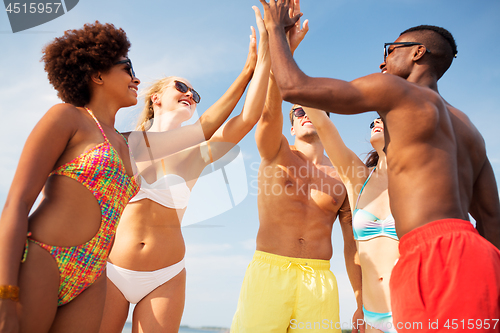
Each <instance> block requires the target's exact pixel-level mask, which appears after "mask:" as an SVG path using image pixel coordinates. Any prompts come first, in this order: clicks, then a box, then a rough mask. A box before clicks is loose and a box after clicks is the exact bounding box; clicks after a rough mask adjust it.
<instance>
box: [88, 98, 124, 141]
mask: <svg viewBox="0 0 500 333" xmlns="http://www.w3.org/2000/svg"><path fill="white" fill-rule="evenodd" d="M83 108H84V109H85V110H87V112H88V113H89V114H90V115H91V116H92V118H94V120H95V122H96V124H97V126H98V127H99V129H100V130H101V133H102V136H104V140H105V141H107V142H109V140H108V137H107V136H106V134H105V133H104V130H103V129H102V127H101V124H100V123H99V120H97V118H96V117H95V116H94V114H93V113H92V110H90V109H89V108H88V107H86V106H84V107H83ZM115 131H116V130H115Z"/></svg>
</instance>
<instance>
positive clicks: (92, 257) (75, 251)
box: [35, 108, 139, 304]
mask: <svg viewBox="0 0 500 333" xmlns="http://www.w3.org/2000/svg"><path fill="white" fill-rule="evenodd" d="M85 110H87V112H88V113H89V114H90V115H91V116H92V118H94V120H95V122H96V124H97V126H98V127H99V130H100V131H101V133H102V136H103V137H104V142H102V143H100V144H98V145H96V146H95V147H93V148H91V149H89V150H87V151H86V152H84V153H82V154H81V155H80V156H77V157H76V158H75V159H73V160H72V161H70V162H68V163H66V164H64V165H61V166H60V167H58V168H57V169H56V170H54V171H53V172H51V173H50V175H49V176H52V175H61V176H66V177H69V178H71V179H74V180H76V181H77V182H79V183H80V184H82V185H83V186H85V187H86V188H87V189H88V190H89V191H90V192H92V194H93V195H94V197H95V198H96V200H97V202H98V204H99V207H100V209H101V225H100V228H99V230H98V232H97V234H96V235H95V236H94V237H93V238H92V239H91V240H89V241H88V242H87V243H85V244H82V245H79V246H76V247H68V248H65V247H63V248H61V247H57V246H52V245H46V244H41V243H40V246H42V247H43V248H45V249H46V250H48V251H49V252H51V253H52V252H54V253H58V254H59V255H64V257H65V258H66V259H65V262H66V261H68V262H71V265H76V266H78V267H80V269H84V268H85V269H86V270H89V271H88V272H86V276H87V278H86V280H88V281H87V284H90V283H91V281H92V280H93V279H95V278H97V277H98V276H100V275H101V274H102V272H103V271H104V269H105V268H106V259H107V257H108V254H109V251H110V250H111V245H112V241H113V238H114V235H115V232H116V227H117V226H118V221H119V220H120V216H121V214H122V212H123V209H124V208H125V206H126V205H127V203H128V201H129V199H130V198H131V197H133V196H134V195H135V194H137V192H138V191H139V185H138V184H137V183H136V181H135V178H134V176H129V175H128V174H127V171H126V170H125V165H124V164H123V161H122V160H121V158H120V155H119V154H118V152H117V151H116V149H115V148H114V147H113V146H112V145H111V142H110V141H109V140H108V138H107V137H106V134H105V133H104V131H103V129H102V127H101V124H99V121H98V120H97V118H96V117H95V116H94V114H93V113H92V111H91V110H90V109H88V108H85ZM115 131H116V130H115ZM117 133H119V132H118V131H117ZM119 134H120V133H119ZM120 135H121V134H120ZM122 137H123V136H122ZM123 139H124V140H125V142H127V140H126V139H125V138H123ZM127 145H128V143H127ZM35 242H36V241H35ZM37 243H39V242H37ZM83 254H84V255H83ZM74 256H76V257H74ZM73 257H74V258H73ZM77 257H78V258H77ZM71 258H73V259H71ZM82 260H83V261H82ZM66 264H68V263H66ZM74 283H75V282H72V281H65V283H62V284H61V286H60V287H62V288H63V289H64V288H71V286H72V285H73V284H74ZM83 288H84V286H80V289H83ZM80 289H79V290H80ZM79 292H81V290H80V291H79ZM60 294H63V295H65V296H64V297H62V300H61V299H60V300H59V304H64V303H65V302H67V301H68V300H70V299H71V297H73V296H74V295H72V291H71V290H68V291H66V290H60Z"/></svg>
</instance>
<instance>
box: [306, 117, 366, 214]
mask: <svg viewBox="0 0 500 333" xmlns="http://www.w3.org/2000/svg"><path fill="white" fill-rule="evenodd" d="M303 108H304V111H306V114H307V117H308V118H309V120H311V122H312V123H313V124H314V127H315V128H316V130H317V132H318V135H319V138H320V140H321V142H322V143H323V147H325V151H326V154H327V155H328V158H329V159H330V161H331V162H332V164H333V166H334V167H335V169H337V173H338V174H339V176H340V178H341V179H342V182H343V183H344V185H345V186H346V188H347V192H348V195H349V197H350V198H356V197H357V196H358V193H357V191H356V189H358V190H359V189H360V188H361V187H360V186H358V185H359V184H361V185H362V184H363V182H364V181H365V180H366V177H368V172H369V171H368V168H367V167H366V166H365V164H364V163H363V161H361V159H360V158H359V157H358V156H357V155H356V154H355V153H354V152H353V151H352V150H350V149H349V148H347V146H346V145H345V143H344V141H343V140H342V137H341V136H340V134H339V131H338V130H337V127H335V125H334V124H333V122H332V121H331V120H330V118H328V116H327V115H326V113H325V112H324V111H322V110H318V109H314V108H309V107H303ZM362 171H364V172H362ZM351 201H354V200H351ZM351 209H354V202H351Z"/></svg>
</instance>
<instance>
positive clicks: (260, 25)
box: [252, 6, 267, 37]
mask: <svg viewBox="0 0 500 333" xmlns="http://www.w3.org/2000/svg"><path fill="white" fill-rule="evenodd" d="M252 9H253V10H254V12H255V23H256V24H257V29H259V34H260V36H261V37H262V36H266V35H267V30H266V25H265V24H264V20H263V19H262V14H261V13H260V9H259V8H258V7H257V6H252Z"/></svg>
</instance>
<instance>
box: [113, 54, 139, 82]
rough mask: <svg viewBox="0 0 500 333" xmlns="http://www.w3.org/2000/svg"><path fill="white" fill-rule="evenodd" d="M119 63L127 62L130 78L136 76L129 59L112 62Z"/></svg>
mask: <svg viewBox="0 0 500 333" xmlns="http://www.w3.org/2000/svg"><path fill="white" fill-rule="evenodd" d="M121 64H127V65H128V69H129V71H130V73H129V74H130V76H131V77H132V79H135V78H136V76H135V72H134V67H132V61H130V59H128V58H127V59H125V60H120V61H117V62H115V63H114V65H121Z"/></svg>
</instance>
